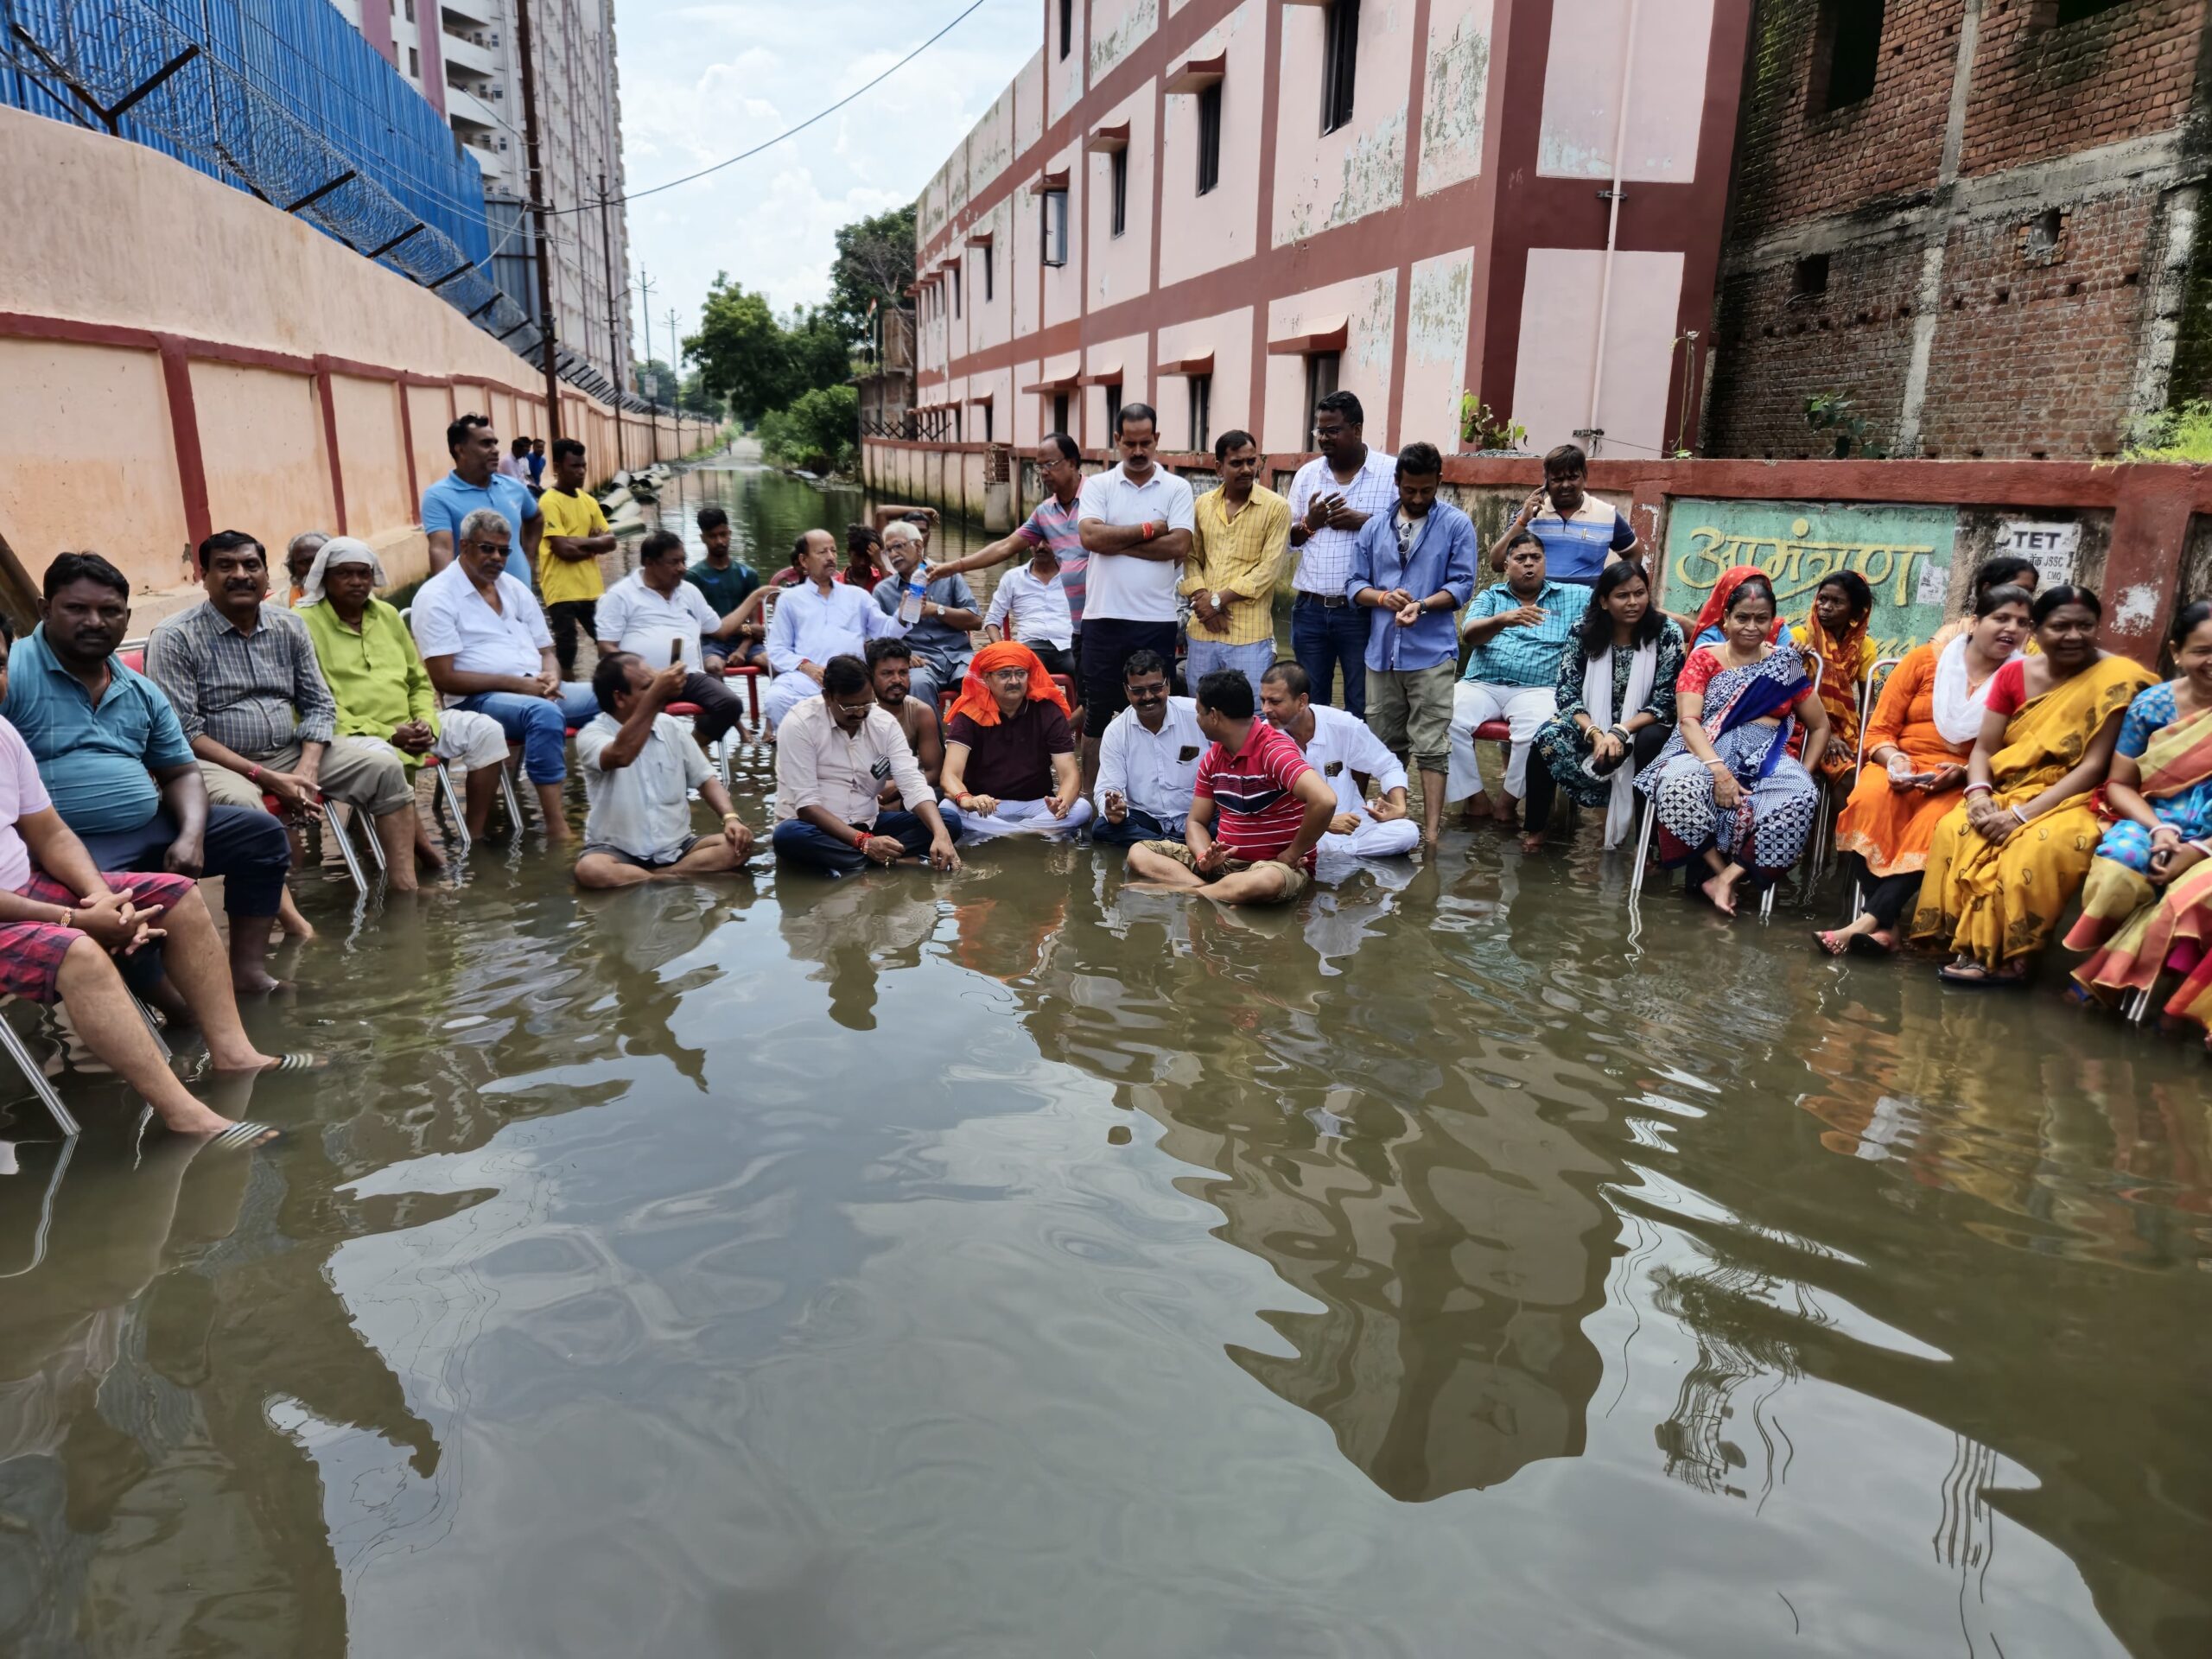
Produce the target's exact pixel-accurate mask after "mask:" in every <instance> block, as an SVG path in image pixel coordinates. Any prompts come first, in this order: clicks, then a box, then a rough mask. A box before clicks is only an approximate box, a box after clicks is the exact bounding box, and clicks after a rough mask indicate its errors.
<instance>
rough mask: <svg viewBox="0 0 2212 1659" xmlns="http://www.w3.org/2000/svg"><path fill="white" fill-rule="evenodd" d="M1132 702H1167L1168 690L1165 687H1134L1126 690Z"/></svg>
mask: <svg viewBox="0 0 2212 1659" xmlns="http://www.w3.org/2000/svg"><path fill="white" fill-rule="evenodd" d="M1126 690H1127V691H1128V699H1129V701H1130V702H1166V700H1167V688H1166V686H1164V685H1132V686H1129V687H1128V688H1126Z"/></svg>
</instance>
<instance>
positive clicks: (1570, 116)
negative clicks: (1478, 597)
mask: <svg viewBox="0 0 2212 1659" xmlns="http://www.w3.org/2000/svg"><path fill="white" fill-rule="evenodd" d="M1038 14H1039V21H1040V22H1041V24H1042V25H1043V29H1044V36H1045V38H1044V43H1043V47H1042V48H1041V49H1040V51H1039V53H1038V54H1037V55H1036V56H1035V57H1033V58H1032V59H1031V60H1030V61H1029V63H1028V64H1027V67H1024V69H1023V70H1022V72H1021V73H1020V75H1019V76H1018V77H1017V78H1016V79H1015V80H1014V83H1013V85H1011V86H1008V87H1007V89H1006V90H1005V92H1003V93H1002V94H1001V96H1000V98H999V99H998V101H997V102H996V103H995V105H993V107H992V109H991V111H990V112H989V113H988V115H987V116H986V117H985V118H983V120H982V122H981V123H980V124H978V125H977V126H976V128H975V130H973V131H972V132H970V133H969V137H968V138H967V140H966V142H965V143H963V145H962V146H961V147H960V149H958V150H957V151H956V152H955V153H954V155H953V156H951V157H950V160H948V161H947V162H946V163H945V164H944V167H943V168H941V169H940V170H939V172H938V175H937V176H936V177H935V178H933V179H932V180H931V181H930V184H929V186H928V188H926V189H925V192H924V193H923V195H922V200H921V210H920V214H919V223H918V262H917V263H918V270H917V272H916V287H915V295H916V302H917V309H918V339H917V342H916V353H917V370H918V372H917V380H916V393H915V402H916V404H917V405H918V408H920V409H921V410H925V411H935V417H934V419H933V421H932V422H931V429H934V430H936V431H938V432H940V433H942V434H943V435H944V437H945V438H946V439H947V440H950V441H951V442H957V443H959V444H960V445H962V446H963V447H967V446H976V445H982V444H992V445H1006V444H1014V445H1020V446H1028V445H1032V444H1034V443H1035V442H1037V441H1038V439H1039V437H1040V436H1042V435H1043V434H1045V433H1046V432H1049V431H1052V430H1053V429H1055V428H1056V427H1059V428H1063V429H1065V430H1067V431H1068V432H1069V433H1071V435H1073V436H1074V437H1075V438H1076V439H1077V442H1080V443H1081V444H1082V445H1083V446H1084V448H1086V449H1090V450H1093V451H1096V450H1101V449H1103V448H1106V447H1107V445H1108V444H1109V442H1110V420H1111V415H1112V411H1113V410H1115V409H1116V408H1117V407H1118V406H1119V405H1120V404H1123V403H1137V402H1143V403H1147V404H1153V405H1154V406H1155V407H1156V408H1157V409H1158V410H1159V411H1160V425H1161V437H1162V440H1163V447H1164V448H1169V449H1171V450H1192V449H1199V448H1205V447H1206V446H1207V445H1208V444H1209V443H1210V442H1211V438H1212V436H1214V435H1217V434H1219V433H1221V432H1224V431H1226V430H1229V429H1232V428H1238V427H1241V428H1244V429H1249V430H1250V431H1253V432H1255V434H1256V435H1258V437H1259V439H1260V443H1261V446H1262V448H1263V449H1264V450H1266V451H1268V453H1269V454H1273V455H1276V456H1282V455H1288V454H1297V453H1300V452H1303V451H1306V450H1307V449H1309V448H1311V437H1310V429H1309V422H1310V415H1311V409H1312V404H1313V401H1314V399H1315V397H1317V396H1318V394H1319V392H1321V391H1325V390H1328V389H1331V388H1332V386H1335V387H1342V388H1344V389H1346V390H1349V391H1354V392H1357V394H1358V395H1359V397H1360V398H1361V400H1362V402H1363V404H1364V405H1365V406H1366V410H1367V436H1368V440H1369V442H1370V443H1372V444H1375V445H1377V446H1378V447H1383V448H1396V447H1397V446H1399V445H1400V444H1402V443H1404V442H1410V441H1413V440H1415V439H1426V440H1427V441H1429V442H1433V443H1435V444H1437V445H1438V446H1439V447H1440V448H1443V449H1444V450H1445V451H1446V453H1447V454H1450V453H1452V452H1453V451H1454V450H1465V449H1473V448H1478V447H1479V442H1480V439H1479V435H1478V434H1476V433H1474V432H1472V431H1469V430H1467V429H1465V425H1464V423H1463V419H1462V413H1463V399H1464V398H1465V395H1466V394H1469V393H1471V394H1472V395H1473V397H1474V398H1475V399H1476V400H1477V401H1478V402H1479V403H1481V404H1485V405H1487V406H1488V407H1489V408H1490V409H1491V410H1494V411H1495V412H1496V413H1497V415H1498V416H1502V417H1504V418H1507V419H1510V420H1512V421H1517V422H1518V423H1521V424H1522V425H1523V426H1525V427H1526V428H1527V429H1528V436H1527V438H1526V439H1525V441H1524V447H1527V448H1535V449H1537V450H1541V449H1544V448H1548V447H1550V446H1551V445H1553V444H1555V443H1560V442H1569V441H1574V440H1577V439H1578V435H1580V441H1581V442H1584V443H1585V444H1586V446H1587V447H1590V448H1592V449H1593V450H1594V451H1595V452H1596V453H1598V454H1601V455H1604V456H1607V457H1618V458H1623V459H1627V458H1631V457H1652V456H1657V455H1661V454H1670V453H1673V452H1674V451H1675V449H1677V448H1682V447H1686V446H1687V445H1688V444H1690V443H1692V442H1694V437H1695V431H1696V423H1697V417H1698V405H1699V403H1700V393H1701V380H1702V373H1703V346H1704V340H1703V339H1702V334H1704V332H1705V331H1706V330H1707V327H1708V324H1707V320H1708V319H1709V318H1710V317H1711V315H1712V314H1713V287H1714V282H1715V279H1716V274H1717V269H1718V259H1719V247H1720V241H1721V234H1722V230H1723V222H1724V219H1725V214H1726V200H1727V189H1728V182H1729V167H1730V156H1731V149H1732V143H1733V140H1734V135H1735V127H1736V116H1737V105H1738V92H1739V90H1740V86H1741V77H1742V66H1743V63H1744V60H1745V37H1746V32H1747V30H1748V28H1749V16H1750V0H1325V3H1315V0H1039V7H1038ZM933 447H943V446H933Z"/></svg>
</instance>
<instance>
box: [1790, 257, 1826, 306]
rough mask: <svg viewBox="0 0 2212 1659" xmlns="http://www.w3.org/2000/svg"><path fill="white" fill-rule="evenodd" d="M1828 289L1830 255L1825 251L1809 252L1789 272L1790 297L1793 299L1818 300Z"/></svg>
mask: <svg viewBox="0 0 2212 1659" xmlns="http://www.w3.org/2000/svg"><path fill="white" fill-rule="evenodd" d="M1827 291H1828V257H1827V255H1826V254H1825V253H1815V254H1808V256H1807V257H1804V258H1802V259H1800V260H1799V261H1798V262H1797V263H1796V265H1795V266H1794V267H1793V268H1792V269H1791V270H1790V273H1789V297H1790V298H1791V299H1793V300H1816V299H1818V298H1820V296H1821V295H1823V294H1825V293H1827Z"/></svg>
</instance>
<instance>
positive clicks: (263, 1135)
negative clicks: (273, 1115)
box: [207, 1118, 284, 1151]
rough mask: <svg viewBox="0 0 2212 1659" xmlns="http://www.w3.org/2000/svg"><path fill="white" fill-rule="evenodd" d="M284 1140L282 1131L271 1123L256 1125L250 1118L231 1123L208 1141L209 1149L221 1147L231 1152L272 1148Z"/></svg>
mask: <svg viewBox="0 0 2212 1659" xmlns="http://www.w3.org/2000/svg"><path fill="white" fill-rule="evenodd" d="M283 1138H284V1132H283V1130H282V1129H280V1128H277V1127H276V1125H274V1124H272V1123H256V1122H253V1121H252V1120H251V1118H248V1119H245V1121H243V1122H237V1123H233V1124H232V1125H231V1127H230V1128H227V1129H225V1130H224V1131H223V1132H222V1133H221V1134H220V1135H217V1136H215V1137H214V1138H213V1140H211V1141H208V1143H207V1144H208V1145H209V1146H211V1147H226V1148H229V1149H231V1150H233V1151H240V1150H245V1151H250V1150H251V1149H252V1148H254V1147H273V1146H275V1145H276V1144H277V1142H278V1141H282V1140H283Z"/></svg>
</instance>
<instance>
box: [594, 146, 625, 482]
mask: <svg viewBox="0 0 2212 1659" xmlns="http://www.w3.org/2000/svg"><path fill="white" fill-rule="evenodd" d="M607 207H608V202H607V175H606V174H604V173H602V174H601V175H599V245H600V251H601V252H602V253H604V254H605V255H606V256H607V378H610V379H611V380H613V382H614V470H615V471H616V472H618V473H620V472H627V471H628V470H629V467H630V457H629V453H628V451H627V450H626V448H624V446H623V442H622V393H623V391H624V387H623V384H622V383H623V382H624V381H625V380H626V379H627V378H628V377H627V376H626V375H625V374H624V373H623V372H622V359H623V358H625V357H626V356H627V355H628V353H626V352H624V351H623V349H622V346H621V338H622V337H621V335H620V333H619V332H618V331H617V328H616V318H617V316H618V315H619V308H620V305H621V302H622V299H621V296H620V295H619V294H617V293H616V292H615V291H614V232H613V229H612V228H610V225H611V221H610V220H609V219H608V218H607Z"/></svg>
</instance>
